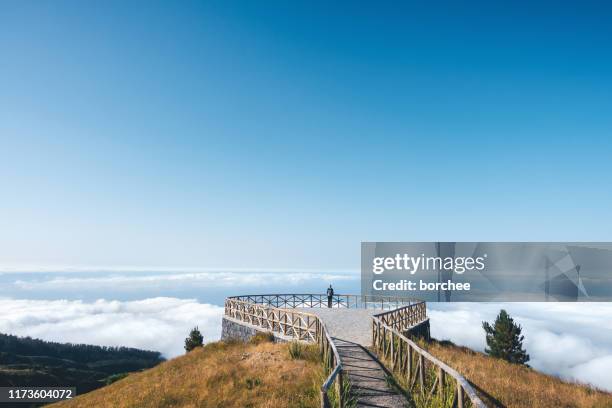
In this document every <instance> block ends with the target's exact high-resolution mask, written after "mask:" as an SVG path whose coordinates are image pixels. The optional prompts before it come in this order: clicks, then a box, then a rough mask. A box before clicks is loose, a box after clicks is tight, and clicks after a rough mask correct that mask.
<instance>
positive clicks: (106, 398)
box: [52, 339, 324, 408]
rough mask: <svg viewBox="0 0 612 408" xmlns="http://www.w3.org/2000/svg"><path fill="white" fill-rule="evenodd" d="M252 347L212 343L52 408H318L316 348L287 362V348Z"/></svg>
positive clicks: (319, 376)
mask: <svg viewBox="0 0 612 408" xmlns="http://www.w3.org/2000/svg"><path fill="white" fill-rule="evenodd" d="M260 340H261V339H260ZM256 343H257V342H253V343H246V344H245V343H239V342H230V343H224V342H217V343H211V344H208V345H206V346H205V347H203V348H199V349H196V350H194V351H192V352H190V353H189V354H187V355H185V356H181V357H177V358H175V359H172V360H169V361H167V362H165V363H162V364H160V365H159V366H157V367H154V368H152V369H149V370H146V371H144V372H141V373H135V374H130V375H129V376H128V377H127V378H125V379H123V380H120V381H117V382H116V383H113V384H111V385H109V386H107V387H103V388H100V389H98V390H96V391H93V392H90V393H88V394H84V395H82V396H79V397H77V398H75V399H73V400H70V401H64V402H61V403H58V404H55V405H52V407H55V408H77V407H83V408H85V407H87V408H90V407H125V408H127V407H138V408H141V407H200V408H209V407H210V408H213V407H214V408H222V407H225V408H229V407H236V408H248V407H252V408H255V407H262V408H263V407H296V408H297V407H299V408H308V407H318V406H319V404H320V402H319V394H318V389H319V387H320V385H321V383H322V381H323V378H324V375H323V368H322V365H321V364H320V363H319V362H318V354H317V351H316V348H313V347H312V346H308V347H306V348H305V350H304V351H303V353H302V357H301V358H299V359H292V358H291V357H290V355H289V351H288V345H287V344H275V343H270V342H269V341H265V340H264V341H261V342H259V343H258V344H256Z"/></svg>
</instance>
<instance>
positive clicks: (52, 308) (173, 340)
mask: <svg viewBox="0 0 612 408" xmlns="http://www.w3.org/2000/svg"><path fill="white" fill-rule="evenodd" d="M222 315H223V308H222V307H220V306H215V305H210V304H204V303H199V302H197V301H196V300H194V299H177V298H164V297H158V298H151V299H144V300H137V301H125V302H121V301H117V300H103V299H100V300H97V301H94V302H83V301H80V300H72V301H71V300H22V299H20V300H11V299H0V332H2V333H10V334H15V335H19V336H30V337H34V338H40V339H44V340H50V341H59V342H69V343H87V344H98V345H106V346H127V347H136V348H141V349H148V350H156V351H160V352H162V353H163V355H164V356H165V357H174V356H177V355H179V354H181V353H184V351H185V350H184V349H183V345H184V340H185V337H187V334H188V333H189V330H191V328H193V327H194V326H198V327H199V328H200V329H201V331H202V334H203V335H204V340H205V341H212V340H217V339H219V337H220V334H221V316H222Z"/></svg>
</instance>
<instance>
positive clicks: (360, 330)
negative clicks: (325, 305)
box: [308, 309, 410, 408]
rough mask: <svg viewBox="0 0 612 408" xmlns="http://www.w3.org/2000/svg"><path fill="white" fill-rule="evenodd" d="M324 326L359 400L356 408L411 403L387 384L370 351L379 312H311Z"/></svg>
mask: <svg viewBox="0 0 612 408" xmlns="http://www.w3.org/2000/svg"><path fill="white" fill-rule="evenodd" d="M308 312H309V313H313V314H316V315H317V316H319V317H320V318H321V319H322V320H323V322H324V323H325V327H327V330H328V331H329V334H330V336H332V338H333V340H334V344H335V345H336V348H337V349H338V354H339V355H340V360H341V361H342V366H343V369H344V371H345V373H346V374H347V375H348V378H349V381H350V382H351V387H352V390H353V392H354V395H355V397H356V398H357V404H356V406H357V407H369V408H374V407H377V408H402V407H408V406H410V405H409V404H408V400H407V399H406V398H405V397H404V396H403V395H401V394H400V393H398V392H397V391H396V390H394V389H393V388H392V387H391V386H390V385H389V383H388V382H387V379H386V377H387V374H386V372H385V370H384V368H383V367H382V365H381V364H380V363H379V362H378V360H376V358H374V357H373V356H372V355H371V354H370V352H369V351H368V350H367V347H369V346H370V345H371V344H372V318H371V316H372V315H373V314H376V313H379V312H380V310H376V309H308Z"/></svg>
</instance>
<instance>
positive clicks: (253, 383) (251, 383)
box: [245, 377, 261, 390]
mask: <svg viewBox="0 0 612 408" xmlns="http://www.w3.org/2000/svg"><path fill="white" fill-rule="evenodd" d="M245 382H246V387H247V389H248V390H252V389H253V388H255V387H258V386H260V385H261V380H260V379H259V378H257V377H255V378H247V379H246V381H245Z"/></svg>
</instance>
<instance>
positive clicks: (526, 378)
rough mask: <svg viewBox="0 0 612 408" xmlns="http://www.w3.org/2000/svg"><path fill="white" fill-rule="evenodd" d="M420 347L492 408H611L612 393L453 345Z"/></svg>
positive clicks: (434, 342) (424, 344)
mask: <svg viewBox="0 0 612 408" xmlns="http://www.w3.org/2000/svg"><path fill="white" fill-rule="evenodd" d="M420 344H421V345H422V346H423V347H424V348H426V349H427V350H428V351H429V352H430V353H431V354H433V355H434V356H436V357H438V358H439V359H440V360H442V361H444V362H445V363H446V364H448V365H449V366H451V367H453V368H454V369H456V370H457V371H459V372H460V373H461V374H462V375H463V376H465V377H466V378H467V379H468V380H469V381H470V382H471V383H472V384H474V385H475V388H476V390H477V391H478V393H479V394H480V396H481V398H482V400H483V401H484V402H485V404H487V406H489V407H506V408H525V407H538V408H558V407H572V408H587V407H588V408H603V407H607V408H610V407H612V393H608V392H604V391H601V390H597V389H595V388H593V387H589V386H587V385H582V384H576V383H571V382H565V381H562V380H560V379H558V378H557V377H553V376H549V375H546V374H543V373H540V372H538V371H535V370H533V369H531V368H529V367H526V366H521V365H517V364H510V363H508V362H506V361H503V360H500V359H496V358H492V357H489V356H487V355H485V354H483V353H478V352H475V351H473V350H471V349H468V348H466V347H459V346H455V345H453V344H452V343H450V342H437V341H432V342H429V343H425V342H420Z"/></svg>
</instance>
